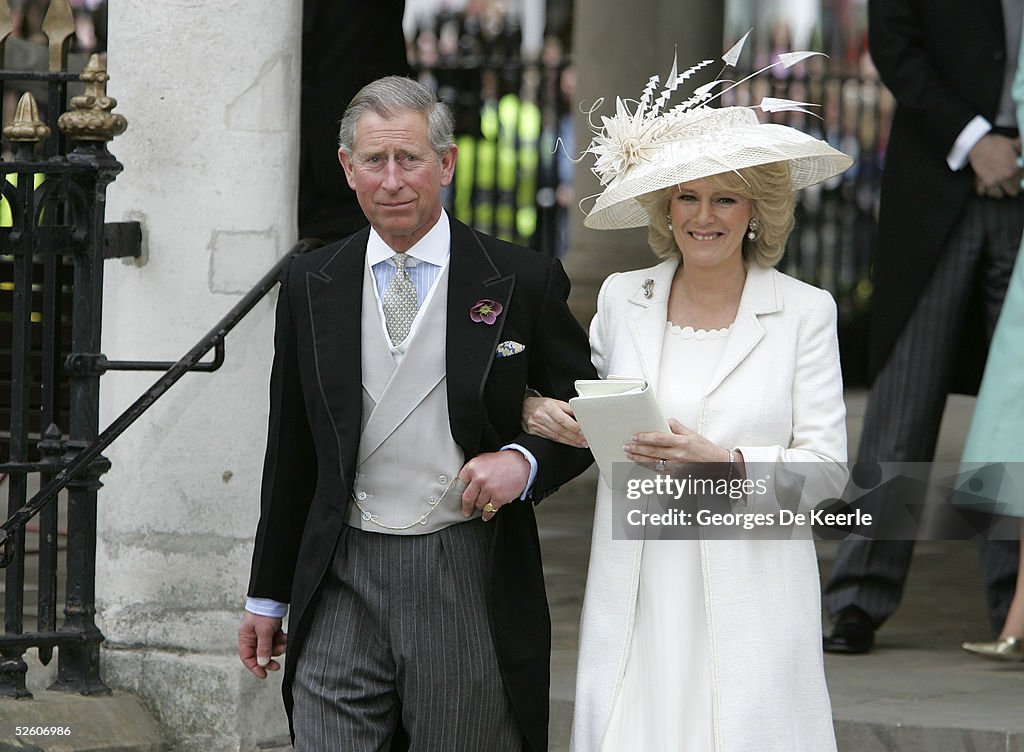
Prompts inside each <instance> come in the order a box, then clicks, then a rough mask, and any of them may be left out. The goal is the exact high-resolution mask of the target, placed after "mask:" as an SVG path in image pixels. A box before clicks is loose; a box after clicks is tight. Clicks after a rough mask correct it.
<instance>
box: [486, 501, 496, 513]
mask: <svg viewBox="0 0 1024 752" xmlns="http://www.w3.org/2000/svg"><path fill="white" fill-rule="evenodd" d="M484 511H485V512H487V514H494V513H495V512H497V511H498V508H497V507H496V506H494V504H492V503H491V502H489V501H488V502H487V503H486V504H484Z"/></svg>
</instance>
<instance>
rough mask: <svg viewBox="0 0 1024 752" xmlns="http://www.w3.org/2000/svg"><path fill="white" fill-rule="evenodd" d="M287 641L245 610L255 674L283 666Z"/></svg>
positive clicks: (246, 644)
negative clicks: (283, 655)
mask: <svg viewBox="0 0 1024 752" xmlns="http://www.w3.org/2000/svg"><path fill="white" fill-rule="evenodd" d="M524 461H525V460H524ZM287 643H288V635H286V634H285V633H284V632H282V631H281V620H280V619H274V618H272V617H270V616H258V615H257V614H254V613H250V612H249V611H246V612H245V616H243V617H242V623H241V624H239V625H238V657H239V658H241V659H242V664H243V665H244V666H245V667H246V668H247V669H249V670H250V671H252V673H253V674H255V675H256V676H258V677H259V678H260V679H266V678H267V671H277V670H278V669H279V668H281V664H280V663H278V662H277V661H275V660H274V658H276V657H277V656H279V655H281V654H282V653H284V649H285V647H286V645H287Z"/></svg>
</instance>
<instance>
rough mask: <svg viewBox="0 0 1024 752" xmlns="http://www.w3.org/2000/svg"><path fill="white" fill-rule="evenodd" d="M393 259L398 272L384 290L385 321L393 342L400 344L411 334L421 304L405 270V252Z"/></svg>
mask: <svg viewBox="0 0 1024 752" xmlns="http://www.w3.org/2000/svg"><path fill="white" fill-rule="evenodd" d="M391 260H392V261H394V262H395V266H396V267H397V268H398V273H397V274H395V277H394V279H392V280H391V282H390V283H389V284H388V287H387V289H386V290H385V291H384V300H383V301H382V302H383V306H384V321H385V322H386V323H387V327H388V336H389V337H390V338H391V343H392V344H393V345H400V344H402V342H404V341H405V338H406V337H408V336H409V329H411V328H412V320H413V319H414V318H416V311H417V310H419V307H420V304H419V300H418V299H417V297H416V286H415V285H413V283H412V280H411V279H409V272H407V271H406V270H405V254H404V253H396V254H395V255H394V256H392V257H391Z"/></svg>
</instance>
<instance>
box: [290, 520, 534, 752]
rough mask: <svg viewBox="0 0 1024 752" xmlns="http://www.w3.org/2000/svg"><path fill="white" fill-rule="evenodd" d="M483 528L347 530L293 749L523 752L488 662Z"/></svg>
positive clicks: (320, 613) (313, 636) (298, 703)
mask: <svg viewBox="0 0 1024 752" xmlns="http://www.w3.org/2000/svg"><path fill="white" fill-rule="evenodd" d="M488 545H489V541H488V537H487V531H486V530H485V529H484V523H482V522H481V521H480V520H471V521H469V522H463V523H460V524H457V525H452V526H451V527H448V528H445V529H443V530H440V531H438V532H435V533H428V534H425V535H383V534H379V533H370V532H364V531H361V530H357V529H354V528H349V527H346V528H345V530H344V532H343V533H342V540H341V541H340V542H339V545H338V551H339V553H338V555H337V556H336V557H335V561H334V564H333V566H332V568H331V571H330V572H328V575H327V580H326V582H325V583H324V585H323V586H322V593H321V597H320V599H319V602H318V603H317V606H316V611H315V613H314V616H313V621H312V624H311V626H310V631H309V635H308V637H307V639H306V642H305V644H304V645H303V647H302V653H301V655H300V656H299V659H298V663H297V665H296V672H295V684H294V687H293V694H294V699H295V707H294V711H293V716H292V717H293V723H294V730H295V749H296V750H298V751H299V752H348V751H349V750H351V751H353V752H375V751H376V750H386V749H387V748H388V745H389V742H390V739H391V737H392V735H393V734H394V733H395V729H396V728H397V726H398V725H399V724H401V726H402V727H403V728H404V730H405V733H406V734H408V736H409V738H410V741H411V746H410V749H411V750H413V752H416V751H418V752H482V750H488V752H490V750H495V751H496V752H521V750H522V748H523V737H522V734H521V732H520V731H519V727H518V724H517V723H516V720H515V717H514V716H513V711H512V706H511V703H510V701H509V699H508V695H507V693H506V691H505V687H504V684H503V682H502V679H501V674H500V672H499V669H498V663H497V659H496V657H495V653H494V643H493V639H492V637H491V631H490V626H489V622H488V619H487V608H486V603H485V590H484V585H485V583H486V581H487V578H488V577H489V576H490V556H489V554H488Z"/></svg>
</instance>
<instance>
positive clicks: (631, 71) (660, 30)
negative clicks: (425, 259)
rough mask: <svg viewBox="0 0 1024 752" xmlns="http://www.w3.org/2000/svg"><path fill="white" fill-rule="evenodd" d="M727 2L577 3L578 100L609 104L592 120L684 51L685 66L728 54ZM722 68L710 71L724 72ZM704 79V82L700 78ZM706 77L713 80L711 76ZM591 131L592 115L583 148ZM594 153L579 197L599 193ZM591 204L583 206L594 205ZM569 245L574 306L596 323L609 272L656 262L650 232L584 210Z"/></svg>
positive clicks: (576, 215) (581, 169) (575, 214)
mask: <svg viewBox="0 0 1024 752" xmlns="http://www.w3.org/2000/svg"><path fill="white" fill-rule="evenodd" d="M724 5H725V4H724V3H722V2H720V0H687V2H678V0H631V2H629V3H622V2H618V1H614V2H613V1H612V0H600V1H594V0H590V1H588V2H582V1H581V2H577V3H576V6H575V9H574V12H575V16H574V19H573V25H574V36H573V61H574V63H575V66H576V75H577V88H576V98H577V101H578V102H581V103H582V104H583V105H585V106H587V107H589V106H590V105H592V104H593V103H594V101H595V100H597V99H598V98H600V97H604V104H603V106H602V107H601V108H600V109H599V110H598V111H597V112H595V114H594V116H593V119H594V122H595V123H600V115H602V114H612V113H613V112H614V111H615V97H617V96H618V97H623V98H630V99H639V97H640V94H641V92H642V91H643V88H644V86H645V85H646V84H647V80H648V79H649V78H650V77H651V76H652V75H654V74H655V73H657V74H658V75H659V76H660V77H661V78H662V79H664V78H665V76H666V75H668V72H669V70H670V69H671V67H672V55H673V53H675V52H678V55H679V66H680V70H685V69H686V68H687V67H689V66H690V65H692V64H693V63H696V62H698V61H699V60H705V59H709V58H710V59H715V58H718V57H721V55H722V53H723V52H724V51H725V50H724V48H723V44H724V42H723V24H724ZM719 68H720V66H719V67H715V66H710V67H709V70H711V71H712V72H713V73H718V71H719ZM699 80H700V79H698V81H699ZM705 80H706V79H705ZM591 135H592V134H591V130H590V127H589V125H588V123H587V118H586V116H585V115H582V114H580V115H578V120H577V124H576V143H577V152H579V151H582V150H583V149H584V148H586V146H587V144H589V143H590V138H591ZM592 164H593V159H592V158H589V157H588V158H587V159H584V160H583V161H582V162H581V163H580V164H579V165H578V166H577V168H576V174H575V180H574V182H573V188H574V190H575V193H576V200H577V201H579V200H580V199H581V198H584V197H586V196H592V195H594V194H597V193H598V192H599V191H600V187H601V186H600V183H599V182H598V180H597V178H596V177H595V176H594V174H593V173H592V172H591V171H590V166H591V165H592ZM593 203H594V202H593V200H592V199H591V200H590V201H585V202H584V204H583V207H584V209H588V210H589V209H590V207H591V206H593ZM570 217H571V222H572V224H571V225H570V228H569V229H570V232H571V235H570V238H571V241H570V248H569V254H568V256H567V258H566V264H565V266H566V271H567V272H568V274H569V277H570V278H571V279H572V282H573V293H572V299H571V303H572V306H573V311H574V312H575V313H576V315H577V317H578V318H579V319H580V320H581V321H582V322H583V323H584V324H587V323H589V321H590V319H591V318H592V317H593V315H594V312H595V310H596V308H597V292H598V290H599V289H600V285H601V282H602V281H603V280H604V278H605V277H607V276H608V275H609V274H611V273H612V272H615V271H623V270H626V269H639V268H642V267H645V266H650V265H651V264H653V263H655V261H656V260H657V259H656V258H655V257H654V254H653V253H652V252H651V250H650V248H649V247H648V246H647V233H646V230H640V229H637V230H601V231H598V230H588V229H586V228H585V227H584V226H583V214H582V213H581V212H579V211H577V210H574V209H570Z"/></svg>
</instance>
